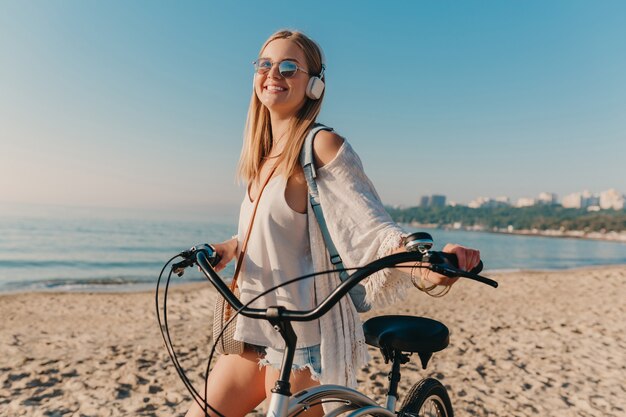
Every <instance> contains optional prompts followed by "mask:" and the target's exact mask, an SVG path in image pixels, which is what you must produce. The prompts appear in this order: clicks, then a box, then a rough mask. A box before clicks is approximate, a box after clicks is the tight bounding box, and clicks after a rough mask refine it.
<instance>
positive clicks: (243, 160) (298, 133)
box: [237, 30, 326, 183]
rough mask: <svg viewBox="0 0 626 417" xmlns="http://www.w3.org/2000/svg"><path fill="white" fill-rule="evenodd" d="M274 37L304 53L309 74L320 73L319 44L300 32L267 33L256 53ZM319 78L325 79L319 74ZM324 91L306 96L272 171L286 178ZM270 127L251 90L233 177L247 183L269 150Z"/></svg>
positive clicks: (320, 57)
mask: <svg viewBox="0 0 626 417" xmlns="http://www.w3.org/2000/svg"><path fill="white" fill-rule="evenodd" d="M276 39H288V40H290V41H292V42H294V43H295V44H296V45H298V46H299V47H300V49H302V51H303V52H304V56H305V60H306V65H307V68H308V70H309V72H310V74H311V75H312V76H314V75H317V74H321V73H322V51H321V49H320V47H319V46H318V45H317V44H316V43H315V42H314V41H313V40H311V39H310V38H309V37H308V36H306V35H305V34H304V33H302V32H298V31H291V30H280V31H278V32H276V33H274V34H273V35H271V36H270V37H269V38H268V39H267V40H266V41H265V43H264V44H263V46H262V47H261V51H260V53H262V52H263V50H264V49H265V47H266V46H267V45H268V44H269V43H270V42H272V41H274V40H276ZM322 80H324V81H326V80H325V77H324V75H322ZM323 99H324V93H322V96H321V97H320V98H319V99H318V100H312V99H310V98H307V99H306V101H305V103H304V105H303V106H302V108H300V109H299V110H298V112H297V114H296V115H295V117H293V118H292V121H291V123H290V125H289V129H288V131H287V138H288V140H287V142H286V145H285V149H284V150H283V152H282V154H281V155H280V156H279V157H278V160H277V161H276V163H277V164H278V168H277V169H276V172H277V173H278V174H280V175H283V176H285V177H286V178H289V177H290V176H291V175H293V174H294V172H295V170H296V169H297V168H298V166H299V161H298V157H299V155H300V148H302V144H303V143H304V139H305V137H306V134H307V133H308V131H309V130H310V129H311V127H312V125H313V124H314V123H315V119H316V118H317V115H318V114H319V112H320V109H321V107H322V101H323ZM272 143H273V138H272V128H271V120H270V114H269V110H268V109H267V108H266V107H265V106H264V105H263V104H262V103H261V101H260V100H259V98H258V97H257V95H256V93H255V91H254V89H253V91H252V99H251V100H250V107H249V108H248V117H247V120H246V127H245V130H244V141H243V148H242V150H241V156H240V158H239V167H238V170H237V177H238V179H239V180H243V181H245V182H248V183H249V182H251V181H252V180H254V179H255V178H256V176H257V175H258V174H259V171H260V168H261V162H262V161H263V157H265V156H267V155H268V154H269V152H270V150H271V149H272Z"/></svg>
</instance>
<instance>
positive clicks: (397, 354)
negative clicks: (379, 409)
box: [381, 349, 409, 411]
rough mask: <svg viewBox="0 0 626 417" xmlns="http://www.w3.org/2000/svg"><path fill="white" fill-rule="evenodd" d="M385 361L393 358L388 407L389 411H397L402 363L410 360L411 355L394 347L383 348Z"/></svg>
mask: <svg viewBox="0 0 626 417" xmlns="http://www.w3.org/2000/svg"><path fill="white" fill-rule="evenodd" d="M381 352H382V353H383V356H384V358H385V362H387V361H389V360H391V372H389V376H388V379H389V389H388V390H387V404H386V408H387V410H389V411H395V409H396V402H397V401H398V383H399V382H400V365H402V364H405V363H407V362H408V361H409V356H408V355H407V354H405V353H402V352H401V351H399V350H397V349H394V350H391V351H390V350H389V349H381Z"/></svg>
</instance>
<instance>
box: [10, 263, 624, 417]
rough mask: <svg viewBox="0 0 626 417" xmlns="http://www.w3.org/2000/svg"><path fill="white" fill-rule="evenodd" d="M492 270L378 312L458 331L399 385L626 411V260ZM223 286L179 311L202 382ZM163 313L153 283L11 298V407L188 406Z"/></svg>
mask: <svg viewBox="0 0 626 417" xmlns="http://www.w3.org/2000/svg"><path fill="white" fill-rule="evenodd" d="M491 276H492V277H493V278H495V279H497V280H498V281H499V282H500V288H498V289H492V288H490V287H487V286H484V285H480V284H478V283H474V282H469V281H466V282H460V283H459V284H457V285H456V286H455V287H454V288H453V289H452V291H451V292H450V294H449V295H447V296H446V297H445V298H442V299H433V298H430V297H428V296H425V295H424V294H422V293H420V292H419V291H417V290H415V291H414V292H412V293H411V294H410V295H409V297H408V299H407V301H406V302H404V303H402V304H401V305H397V306H394V307H391V308H387V309H385V310H381V311H377V312H376V313H377V314H412V315H422V316H426V317H431V318H434V319H437V320H440V321H442V322H444V323H445V324H446V325H447V326H448V327H449V328H450V331H451V343H450V346H449V347H448V348H447V349H446V350H444V351H443V352H439V353H437V354H435V356H434V357H433V359H432V360H431V363H430V365H429V367H428V369H427V370H426V371H422V370H421V367H420V366H419V365H418V359H417V356H416V355H414V356H413V357H412V362H410V363H409V364H407V365H405V366H404V368H403V372H402V377H403V379H402V382H401V386H400V393H401V394H402V393H403V392H406V391H407V390H408V388H410V386H411V385H412V384H413V383H415V382H417V381H418V380H419V379H421V378H423V377H427V376H432V377H436V378H438V379H440V380H441V381H442V382H443V383H444V384H445V385H446V386H447V387H448V389H449V392H450V396H451V398H452V402H453V405H454V407H455V411H456V415H457V416H466V415H467V416H535V415H542V416H624V415H626V336H625V335H626V314H625V313H626V311H625V310H626V302H625V300H626V266H613V267H594V268H585V269H577V270H572V271H558V272H516V273H507V274H492V275H491ZM214 297H215V292H214V291H213V290H212V289H210V288H209V284H208V283H207V284H194V285H185V286H180V287H177V288H175V289H174V290H173V292H172V294H171V297H170V307H169V308H168V311H170V316H169V320H170V327H171V332H172V337H173V340H174V342H175V346H176V349H177V350H178V352H179V355H180V357H181V360H182V364H183V366H184V367H185V368H186V369H188V370H189V375H190V378H191V379H192V380H193V381H194V383H195V384H197V385H198V387H200V386H201V385H200V383H201V375H202V373H203V372H204V369H205V366H206V359H207V357H208V351H209V347H210V331H209V328H210V323H211V315H212V304H213V300H214ZM154 310H155V308H154V294H153V293H147V292H145V293H115V294H103V293H89V294H87V293H27V294H9V295H2V296H0V317H2V326H1V328H0V416H3V417H4V416H11V417H12V416H76V417H78V416H90V417H91V416H182V415H183V414H184V412H185V410H186V409H187V408H188V406H189V398H190V397H189V395H188V394H187V392H186V390H185V388H184V386H183V384H182V383H181V382H180V380H179V379H178V376H177V375H176V373H175V371H174V368H173V366H172V365H171V363H170V360H169V357H168V355H167V352H166V350H165V348H164V344H163V340H162V339H161V335H160V333H159V330H158V326H157V324H156V318H155V313H154ZM371 315H372V314H371V313H370V314H368V315H366V316H364V317H365V318H366V317H369V316H371ZM371 354H372V361H371V363H370V365H369V366H368V368H367V369H366V370H364V371H363V372H361V374H360V376H359V380H360V381H361V388H362V389H363V390H364V391H365V392H366V393H368V394H370V395H372V396H374V397H375V398H377V399H379V400H382V398H383V395H384V392H385V385H386V383H387V376H386V375H387V372H388V366H387V365H384V363H383V361H382V359H381V357H380V355H379V354H378V352H377V351H376V350H375V349H371ZM400 401H402V397H401V398H400ZM251 415H255V416H260V415H261V414H259V412H258V411H257V412H254V413H252V414H251Z"/></svg>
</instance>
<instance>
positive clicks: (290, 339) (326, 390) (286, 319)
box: [157, 250, 498, 417]
mask: <svg viewBox="0 0 626 417" xmlns="http://www.w3.org/2000/svg"><path fill="white" fill-rule="evenodd" d="M433 253H434V252H433ZM187 256H193V257H194V258H195V262H196V263H197V265H198V266H199V267H200V269H201V270H202V272H203V273H204V275H205V276H206V277H207V278H208V280H209V281H210V282H211V283H212V284H213V286H215V288H216V289H217V290H218V292H219V293H220V294H221V295H222V296H223V297H224V298H225V299H226V300H227V302H228V303H229V304H230V305H231V306H232V307H233V308H234V309H235V310H236V311H237V313H238V314H242V315H244V316H246V317H250V318H256V319H265V320H268V321H269V322H270V323H271V324H272V325H273V326H274V327H275V328H276V330H277V331H278V332H279V333H280V335H281V337H282V338H283V340H284V341H285V345H286V349H285V353H284V355H283V361H282V364H281V368H280V373H279V378H278V380H277V381H276V384H275V386H274V388H273V389H272V395H271V396H270V404H269V407H268V411H267V414H266V415H267V417H291V416H296V415H299V414H300V413H301V412H303V411H305V410H307V409H308V408H309V407H311V406H313V405H318V404H323V403H325V402H331V401H332V402H339V403H343V405H342V406H340V407H338V408H337V409H336V410H335V411H333V412H331V413H329V414H326V415H325V417H329V416H330V417H336V416H338V415H340V414H343V413H346V412H348V411H352V412H351V413H349V414H348V416H351V417H358V416H363V415H373V416H382V417H396V413H395V407H396V402H397V395H398V394H397V385H398V381H399V379H400V363H403V356H402V355H404V354H402V353H401V352H399V351H397V352H398V354H394V355H393V356H391V357H390V358H391V359H392V360H393V367H392V371H391V375H390V376H391V378H390V385H389V390H388V394H387V401H386V406H385V407H382V406H380V405H378V404H377V403H376V402H375V401H374V400H372V399H371V398H369V397H367V396H366V395H364V394H362V393H360V392H358V391H356V390H353V389H350V388H347V387H344V386H338V385H320V386H317V387H314V388H310V389H306V390H303V391H300V392H298V393H296V394H295V395H293V396H292V394H291V392H290V383H289V377H290V373H291V369H292V364H293V357H294V353H295V346H296V342H297V336H296V334H295V332H294V331H293V327H292V325H291V322H292V321H311V320H315V319H318V318H320V317H321V316H323V315H324V314H326V313H327V312H328V311H329V310H330V309H331V308H332V307H333V306H334V305H335V304H336V303H337V302H338V301H339V299H340V298H341V297H343V296H345V295H346V294H348V292H349V291H350V289H351V288H352V287H354V286H355V285H356V284H357V283H359V282H360V281H362V280H363V279H365V278H366V277H368V276H369V275H371V274H373V273H375V272H377V271H380V270H382V269H384V268H388V267H394V266H397V265H398V264H400V263H405V262H406V263H408V262H418V261H420V260H421V257H422V254H420V253H417V252H404V253H397V254H393V255H389V256H386V257H384V258H380V259H378V260H376V261H373V262H371V263H370V264H368V265H366V266H364V267H361V268H358V269H357V271H356V272H354V273H353V274H351V275H350V276H349V277H348V278H347V279H346V280H344V281H343V282H342V283H341V284H340V285H339V286H338V287H337V288H335V289H334V290H333V291H332V292H331V294H330V295H328V296H327V297H326V299H324V300H323V301H322V302H321V303H320V304H319V305H318V306H316V307H315V308H314V309H312V310H307V311H296V310H287V309H285V308H284V307H282V306H271V307H268V308H266V309H259V308H249V307H247V306H244V305H243V304H242V303H241V301H240V300H239V299H238V298H237V297H236V296H235V295H234V294H233V293H232V291H231V290H230V288H228V286H227V285H226V284H225V283H224V281H223V280H222V279H221V277H220V276H219V275H218V274H217V273H216V272H215V270H214V269H213V268H212V266H211V264H210V262H209V260H208V258H207V254H206V253H205V252H204V251H203V250H198V251H197V252H190V253H189V254H188V255H187ZM185 266H191V263H188V264H186V265H185ZM435 266H436V265H435ZM444 272H445V271H444ZM455 272H456V273H458V275H457V276H466V277H468V278H472V279H475V280H478V281H481V282H483V283H486V284H488V285H491V286H493V287H497V285H498V284H497V283H496V282H495V281H493V280H490V279H488V278H484V277H481V276H479V275H476V274H473V273H467V272H464V271H459V270H456V271H455ZM168 282H169V281H168ZM157 305H158V302H157ZM164 337H165V336H164ZM166 344H167V343H166ZM386 357H387V356H386ZM405 358H406V356H404V359H405Z"/></svg>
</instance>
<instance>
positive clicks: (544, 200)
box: [537, 192, 558, 205]
mask: <svg viewBox="0 0 626 417" xmlns="http://www.w3.org/2000/svg"><path fill="white" fill-rule="evenodd" d="M557 201H558V197H557V195H556V194H555V193H546V192H543V193H539V198H537V204H547V205H553V204H556V203H557Z"/></svg>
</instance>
